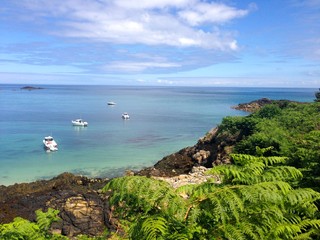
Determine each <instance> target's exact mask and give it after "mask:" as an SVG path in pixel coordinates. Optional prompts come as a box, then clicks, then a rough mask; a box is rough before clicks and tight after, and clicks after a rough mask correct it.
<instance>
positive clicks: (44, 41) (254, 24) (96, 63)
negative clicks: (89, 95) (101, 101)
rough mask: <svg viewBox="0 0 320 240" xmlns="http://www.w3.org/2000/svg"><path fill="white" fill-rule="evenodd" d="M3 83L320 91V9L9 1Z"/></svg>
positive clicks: (235, 2) (150, 0)
mask: <svg viewBox="0 0 320 240" xmlns="http://www.w3.org/2000/svg"><path fill="white" fill-rule="evenodd" d="M0 83H5V84H7V83H12V84H71V85H73V84H76V85H92V84H94V85H141V86H150V85H151V86H214V87H218V86H223V87H299V88H308V87H310V88H319V87H320V0H253V1H247V0H220V1H210V0H138V1H134V0H1V1H0Z"/></svg>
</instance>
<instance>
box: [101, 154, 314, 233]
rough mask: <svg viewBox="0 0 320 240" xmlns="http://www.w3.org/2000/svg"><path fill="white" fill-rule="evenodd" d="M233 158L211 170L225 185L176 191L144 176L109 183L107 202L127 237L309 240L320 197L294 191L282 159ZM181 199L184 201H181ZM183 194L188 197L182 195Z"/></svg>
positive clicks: (297, 175)
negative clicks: (124, 223)
mask: <svg viewBox="0 0 320 240" xmlns="http://www.w3.org/2000/svg"><path fill="white" fill-rule="evenodd" d="M270 150H271V148H269V149H265V150H263V149H258V150H257V151H258V152H260V155H261V156H259V157H256V156H250V155H245V154H233V155H232V158H233V160H234V163H235V164H233V165H224V166H218V167H215V168H213V169H212V170H211V171H210V173H211V174H219V175H220V176H222V179H223V183H222V184H216V183H214V182H213V181H208V182H206V183H202V184H200V185H186V186H183V187H180V188H178V189H176V190H174V189H172V188H171V187H170V186H169V185H168V184H167V183H165V182H162V181H158V180H155V179H150V178H146V177H137V176H131V177H122V178H116V179H113V180H111V181H110V182H109V183H108V184H107V185H106V186H105V188H104V191H105V192H107V191H111V192H110V194H111V197H110V204H112V206H113V208H114V209H115V213H117V214H118V217H120V218H123V219H127V220H130V222H131V224H129V225H128V226H129V227H130V231H129V238H131V239H208V237H209V238H210V239H293V238H299V237H301V238H304V239H308V238H309V239H311V238H312V237H314V236H318V235H317V234H318V229H319V228H320V220H317V219H316V217H315V215H316V212H317V207H316V205H315V201H316V200H318V199H319V198H320V194H319V193H317V192H315V191H314V190H312V189H309V188H305V189H304V188H294V184H293V183H295V182H296V181H298V180H299V179H301V177H302V174H301V172H300V171H299V170H298V169H296V168H294V167H290V166H286V165H284V164H286V162H287V158H285V157H274V156H270V157H265V156H262V155H263V154H265V152H268V151H270ZM182 196H185V197H182ZM186 196H187V197H186Z"/></svg>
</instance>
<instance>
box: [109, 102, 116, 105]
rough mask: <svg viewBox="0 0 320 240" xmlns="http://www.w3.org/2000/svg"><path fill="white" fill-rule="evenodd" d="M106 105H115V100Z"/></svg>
mask: <svg viewBox="0 0 320 240" xmlns="http://www.w3.org/2000/svg"><path fill="white" fill-rule="evenodd" d="M108 105H111V106H112V105H116V103H115V102H108Z"/></svg>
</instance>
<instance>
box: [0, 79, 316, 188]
mask: <svg viewBox="0 0 320 240" xmlns="http://www.w3.org/2000/svg"><path fill="white" fill-rule="evenodd" d="M21 87H23V86H19V85H0V154H1V155H0V184H4V185H9V184H13V183H15V182H30V181H34V180H37V179H48V178H51V177H53V176H56V175H57V174H60V173H62V172H66V171H67V172H72V173H76V174H81V175H85V176H89V177H114V176H118V175H120V174H122V173H123V172H124V171H125V170H126V169H133V170H138V169H141V168H142V167H146V166H151V165H153V164H154V163H156V162H157V161H158V160H160V159H161V158H162V157H164V156H166V155H168V154H171V153H173V152H175V151H178V150H180V149H181V148H184V147H186V146H192V145H194V144H195V143H196V142H197V141H198V139H199V138H200V137H202V136H203V135H205V134H206V132H207V131H209V130H210V129H211V128H212V127H215V126H217V125H218V124H219V123H220V122H221V120H222V118H223V117H225V116H234V115H245V114H246V113H244V112H241V111H236V110H234V109H232V108H231V106H234V105H237V104H238V103H244V102H249V101H252V100H256V99H259V98H262V97H267V98H270V99H289V100H296V101H305V102H311V101H313V100H314V98H315V97H314V92H315V91H317V89H275V88H210V87H209V88H203V87H199V88H196V87H124V86H58V85H47V86H44V85H41V86H40V87H43V88H44V89H40V90H32V91H28V90H22V89H21ZM108 101H114V102H116V105H115V106H108V105H107V102H108ZM123 112H128V113H129V115H130V120H127V121H124V120H122V118H121V114H122V113H123ZM76 118H83V119H84V120H85V121H87V122H88V123H89V126H88V127H86V128H83V127H74V126H72V125H71V120H73V119H76ZM47 135H52V136H53V137H54V138H55V140H56V141H57V143H58V145H59V150H58V151H57V152H51V153H47V152H45V151H44V149H43V145H42V139H43V138H44V137H45V136H47Z"/></svg>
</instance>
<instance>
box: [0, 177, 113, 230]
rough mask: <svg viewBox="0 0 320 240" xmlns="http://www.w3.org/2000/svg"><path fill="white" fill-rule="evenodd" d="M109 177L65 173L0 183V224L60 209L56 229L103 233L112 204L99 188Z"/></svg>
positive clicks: (108, 224)
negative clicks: (49, 209)
mask: <svg viewBox="0 0 320 240" xmlns="http://www.w3.org/2000/svg"><path fill="white" fill-rule="evenodd" d="M107 181H108V180H107V179H89V178H86V177H81V176H75V175H73V174H70V173H64V174H61V175H59V176H57V177H56V178H53V179H51V180H47V181H45V180H42V181H36V182H33V183H22V184H14V185H12V186H8V187H5V186H0V192H1V195H0V223H7V222H11V221H12V220H13V219H14V218H15V217H17V216H20V217H23V218H25V219H28V220H30V221H35V218H36V216H35V211H36V210H38V209H42V210H43V211H46V210H47V209H48V208H49V207H50V208H54V209H58V210H59V211H60V213H59V216H60V218H61V219H62V220H61V221H60V222H59V223H57V224H54V225H53V228H54V229H55V232H61V233H63V234H64V235H67V236H75V235H78V234H87V235H90V236H93V235H99V234H102V233H103V231H104V229H105V228H106V226H107V227H108V228H109V229H113V228H114V227H113V225H112V223H111V222H110V221H109V220H108V219H109V218H108V216H107V215H108V214H109V212H110V211H109V206H108V204H107V201H106V196H105V195H103V194H100V193H99V192H100V189H101V188H102V187H103V186H104V185H105V184H106V183H107Z"/></svg>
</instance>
